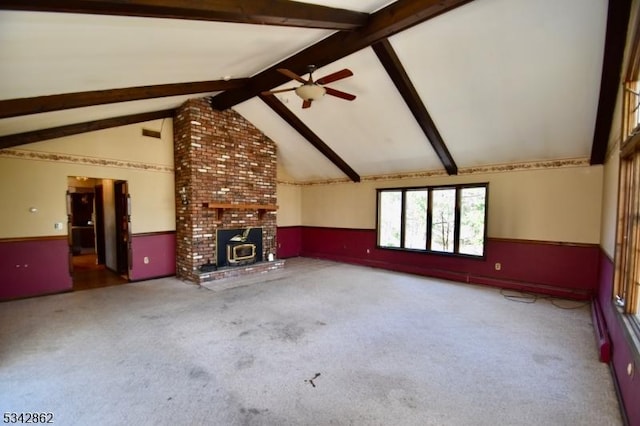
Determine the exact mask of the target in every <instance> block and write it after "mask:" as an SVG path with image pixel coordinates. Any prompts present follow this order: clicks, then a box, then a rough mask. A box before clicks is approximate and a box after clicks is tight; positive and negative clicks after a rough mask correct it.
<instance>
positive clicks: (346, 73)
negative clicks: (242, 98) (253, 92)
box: [262, 65, 356, 108]
mask: <svg viewBox="0 0 640 426" xmlns="http://www.w3.org/2000/svg"><path fill="white" fill-rule="evenodd" d="M308 69H309V79H308V80H305V79H304V78H302V77H300V76H299V75H298V74H296V73H294V72H293V71H289V70H288V69H286V68H278V72H279V73H281V74H284V75H286V76H287V77H289V78H290V79H292V80H296V81H299V82H300V83H302V86H298V87H291V88H289V89H280V90H270V91H267V92H262V94H263V95H273V94H275V93H282V92H290V91H295V92H296V95H298V96H299V97H300V98H302V108H309V107H310V106H311V102H313V101H316V100H318V99H320V98H321V97H323V96H324V95H325V94H327V95H331V96H335V97H337V98H340V99H346V100H347V101H352V100H354V99H355V98H356V97H355V95H352V94H350V93H345V92H341V91H340V90H336V89H332V88H331V87H325V86H324V85H325V84H328V83H332V82H334V81H337V80H342V79H343V78H347V77H351V76H352V75H353V73H352V72H351V70H349V69H347V68H345V69H343V70H340V71H336V72H334V73H332V74H329V75H325V76H324V77H322V78H319V79H317V80H316V81H313V72H314V71H315V70H316V66H315V65H309V66H308Z"/></svg>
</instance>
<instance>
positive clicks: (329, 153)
mask: <svg viewBox="0 0 640 426" xmlns="http://www.w3.org/2000/svg"><path fill="white" fill-rule="evenodd" d="M260 99H262V100H263V101H264V103H265V104H267V105H268V106H269V107H270V108H271V109H272V110H273V111H274V112H275V113H276V114H278V115H279V116H280V117H281V118H282V119H283V120H284V121H286V122H287V123H288V124H289V125H290V126H291V127H293V128H294V129H295V130H296V131H297V132H298V133H300V135H302V137H304V138H305V139H306V140H308V141H309V142H310V143H311V145H313V146H314V147H315V148H316V149H317V150H318V151H320V152H321V153H322V155H324V156H325V157H326V158H327V159H328V160H329V161H331V162H332V163H333V164H335V165H336V166H337V167H338V168H339V169H340V170H342V172H343V173H344V174H345V175H347V176H349V178H350V179H351V180H352V181H354V182H360V175H359V174H358V173H356V171H355V170H353V169H352V168H351V166H349V165H348V164H347V163H346V162H345V161H344V160H343V159H342V158H341V157H340V156H339V155H338V154H336V153H335V151H334V150H332V149H331V148H330V147H329V146H328V145H327V144H326V143H324V141H323V140H322V139H320V137H319V136H318V135H316V134H315V133H313V131H312V130H311V129H310V128H309V127H307V125H306V124H304V123H303V122H302V120H300V119H299V118H298V117H297V116H296V115H295V114H294V113H293V112H291V110H290V109H289V108H287V107H286V106H285V105H284V104H283V103H282V102H280V101H279V100H278V98H276V97H275V96H272V95H260Z"/></svg>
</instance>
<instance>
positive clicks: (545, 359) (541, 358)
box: [532, 354, 562, 365]
mask: <svg viewBox="0 0 640 426" xmlns="http://www.w3.org/2000/svg"><path fill="white" fill-rule="evenodd" d="M532 358H533V360H534V361H535V362H537V363H538V364H540V365H548V364H549V363H551V362H553V361H562V358H560V357H559V356H555V355H546V354H533V355H532Z"/></svg>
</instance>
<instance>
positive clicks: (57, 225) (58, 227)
mask: <svg viewBox="0 0 640 426" xmlns="http://www.w3.org/2000/svg"><path fill="white" fill-rule="evenodd" d="M53 229H57V230H58V231H59V230H61V229H62V222H56V223H54V224H53Z"/></svg>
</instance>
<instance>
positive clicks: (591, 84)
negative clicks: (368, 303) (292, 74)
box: [0, 0, 607, 181]
mask: <svg viewBox="0 0 640 426" xmlns="http://www.w3.org/2000/svg"><path fill="white" fill-rule="evenodd" d="M307 2H308V3H315V4H322V5H327V6H332V7H341V8H345V7H346V6H345V2H342V1H339V0H335V1H334V0H324V1H319V0H315V1H307ZM388 3H389V1H388V0H384V1H381V0H378V1H376V0H370V1H367V0H362V1H359V2H355V1H351V2H349V3H348V7H349V8H350V9H352V10H357V11H361V12H369V13H370V12H373V11H375V10H377V9H379V8H381V7H383V6H385V5H386V4H388ZM606 14H607V1H606V0H561V1H558V0H534V1H532V0H475V1H473V2H471V3H468V4H466V5H464V6H461V7H459V8H457V9H455V10H453V11H450V12H447V13H445V14H443V15H440V16H438V17H436V18H434V19H431V20H429V21H427V22H425V23H423V24H420V25H417V26H415V27H413V28H410V29H408V30H406V31H404V32H402V33H399V34H397V35H395V36H392V37H391V38H390V39H389V41H390V43H391V45H392V46H393V48H394V50H395V51H396V53H397V55H398V57H399V58H400V60H401V62H402V64H403V66H404V68H405V70H406V72H407V74H408V76H409V77H410V79H411V81H412V82H413V84H414V86H415V87H416V90H417V92H418V94H419V95H420V97H421V99H422V101H423V103H424V104H425V106H426V108H427V110H428V111H429V113H430V115H431V117H432V118H433V121H434V122H435V124H436V126H437V128H438V130H439V131H440V134H441V135H442V137H443V139H444V142H445V144H446V146H447V147H448V149H449V151H450V152H451V154H452V157H453V159H454V160H455V162H456V163H457V165H458V167H459V168H465V167H476V166H482V165H493V164H504V163H511V162H526V161H538V160H556V159H568V158H587V157H589V155H590V150H591V144H592V140H593V129H594V123H595V116H596V110H597V106H598V94H599V84H600V77H601V70H602V57H603V46H604V35H605V26H606ZM331 33H332V31H329V30H317V29H304V28H291V27H276V26H264V25H249V24H232V23H221V22H203V21H186V20H173V19H154V18H134V17H120V16H98V15H81V14H61V13H37V12H8V11H3V12H0V76H2V78H0V99H14V98H24V97H35V96H43V95H51V94H61V93H72V92H82V91H92V90H102V89H114V88H126V87H133V86H147V85H155V84H166V83H180V82H192V81H206V80H218V79H221V78H223V77H225V76H230V77H232V78H241V77H250V76H252V75H254V74H256V73H258V72H259V71H261V70H264V69H266V68H268V67H270V66H271V65H273V64H276V63H278V62H280V61H281V60H283V59H285V58H287V57H289V56H291V55H293V54H295V53H296V52H298V51H300V50H302V49H303V48H305V47H307V46H309V45H312V44H314V43H316V42H318V41H320V40H322V39H323V38H325V37H327V36H328V35H330V34H331ZM342 68H349V69H351V70H352V71H353V73H354V76H353V77H350V78H347V79H344V80H341V81H337V82H334V83H331V84H329V86H330V87H333V88H336V89H338V90H342V91H346V92H349V93H353V94H355V95H356V96H357V99H356V100H354V101H353V102H348V101H344V100H342V99H338V98H335V97H331V96H325V98H324V99H322V100H320V101H318V102H314V104H313V106H312V107H311V108H309V109H305V110H303V109H301V101H300V99H298V98H297V97H296V95H295V94H294V93H293V92H288V93H284V94H279V95H278V98H280V99H281V100H283V102H285V105H286V106H287V107H288V108H290V109H291V111H293V112H294V113H295V114H296V115H297V116H298V117H299V118H300V119H301V120H302V121H303V122H304V123H305V124H306V125H307V126H308V127H309V128H310V129H311V130H312V131H313V132H315V133H316V134H317V135H318V136H319V137H320V138H321V139H322V140H323V141H324V142H325V143H326V144H327V145H328V146H329V147H331V148H332V149H333V150H334V151H335V152H336V153H337V154H338V155H339V156H340V157H341V158H342V159H344V160H345V161H346V163H347V164H349V165H350V166H351V168H353V169H354V170H355V171H356V172H357V173H358V174H360V175H361V176H369V175H381V174H396V173H404V172H419V171H432V170H440V169H443V166H442V164H441V163H440V161H439V159H438V157H437V156H436V154H435V152H434V150H433V148H432V147H431V145H430V143H429V141H428V139H427V138H426V136H425V135H424V134H423V132H422V130H421V129H420V127H419V126H418V124H417V122H416V121H415V119H414V118H413V116H412V115H411V113H410V110H409V109H408V107H407V106H406V105H405V103H404V101H403V99H402V97H401V96H400V95H399V94H398V92H397V90H396V88H395V86H394V85H393V82H392V80H391V79H390V78H389V76H388V75H387V74H386V71H385V70H384V68H383V67H382V65H381V64H380V61H379V60H378V58H377V57H376V55H375V53H374V52H373V50H372V49H371V48H366V49H364V50H362V51H359V52H356V53H355V54H352V55H350V56H348V57H345V58H343V59H341V60H339V61H337V62H334V63H332V64H330V65H328V66H326V67H322V68H320V69H319V70H318V71H316V73H315V74H314V76H315V77H316V78H318V77H321V76H323V75H326V74H329V73H332V72H334V71H337V70H340V69H342ZM297 84H298V83H295V82H294V83H289V84H285V85H283V86H281V87H282V88H285V87H294V86H296V85H297ZM196 96H198V95H193V96H192V97H196ZM186 98H187V97H185V96H176V97H168V98H160V99H150V100H143V101H134V102H127V103H121V104H111V105H102V106H94V107H86V108H77V109H73V110H65V111H57V112H50V113H43V114H35V115H30V116H23V117H14V118H6V119H0V136H2V135H9V134H14V133H21V132H26V131H31V130H37V129H44V128H49V127H56V126H62V125H66V124H72V123H78V122H86V121H92V120H97V119H101V118H108V117H115V116H122V115H127V114H136V113H140V112H148V111H157V110H162V109H167V108H174V107H177V106H179V105H180V104H181V103H182V102H183V101H184V100H185V99H186ZM234 108H235V109H236V110H237V111H238V112H239V113H240V114H242V115H244V116H245V117H246V118H247V119H248V120H249V121H251V122H252V123H253V124H254V125H256V126H257V127H258V128H260V129H261V130H262V131H263V132H264V133H265V134H267V135H268V136H269V137H270V138H272V139H273V140H274V141H275V142H276V144H277V145H278V149H279V159H280V163H281V166H282V167H283V168H284V169H285V170H286V171H287V173H288V174H289V175H290V176H291V177H292V178H294V179H296V180H299V181H311V180H319V179H332V178H343V177H344V174H343V173H342V172H341V171H340V170H339V169H338V168H337V167H336V166H335V165H333V164H332V163H331V162H330V161H329V160H327V159H325V158H324V157H323V156H322V154H320V153H319V152H318V151H317V150H316V149H315V148H313V147H312V146H311V145H310V144H309V143H308V142H307V141H306V140H305V139H304V138H302V137H301V136H300V135H299V134H298V133H297V132H296V131H294V130H293V129H292V128H291V127H290V126H289V125H288V124H287V123H286V122H285V121H284V120H282V119H281V118H280V117H279V116H277V115H276V114H275V113H274V112H273V111H272V110H271V109H270V108H269V107H268V106H267V105H266V104H264V103H263V102H262V101H261V100H260V99H258V98H253V99H250V100H248V101H246V102H244V103H242V104H239V105H237V106H235V107H234Z"/></svg>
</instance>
